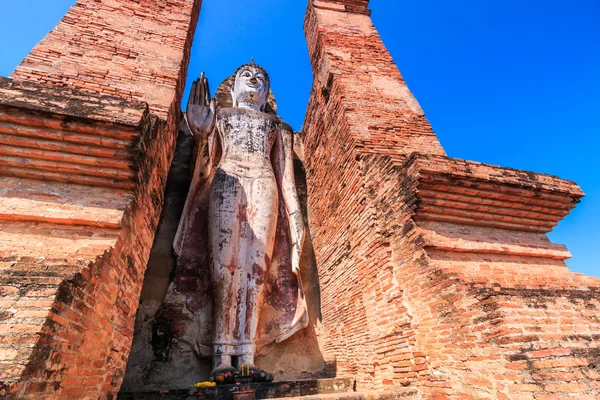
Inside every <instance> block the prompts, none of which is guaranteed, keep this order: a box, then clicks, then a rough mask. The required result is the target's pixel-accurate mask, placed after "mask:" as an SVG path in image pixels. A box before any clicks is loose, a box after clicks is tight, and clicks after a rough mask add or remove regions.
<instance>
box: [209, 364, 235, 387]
mask: <svg viewBox="0 0 600 400" xmlns="http://www.w3.org/2000/svg"><path fill="white" fill-rule="evenodd" d="M236 373H237V371H236V369H235V368H233V367H232V366H231V365H225V364H219V365H218V366H217V367H216V368H215V369H213V371H212V372H211V373H210V379H211V380H213V381H214V382H216V383H217V385H230V384H233V383H235V374H236Z"/></svg>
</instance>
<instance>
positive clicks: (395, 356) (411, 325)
mask: <svg viewBox="0 0 600 400" xmlns="http://www.w3.org/2000/svg"><path fill="white" fill-rule="evenodd" d="M366 6H367V2H366V1H363V2H356V1H318V0H314V1H310V3H309V6H308V11H307V16H306V21H305V29H306V35H307V40H308V47H309V53H310V57H311V60H312V63H313V71H314V76H315V79H314V85H313V91H312V95H311V99H310V102H309V107H308V112H307V116H306V120H305V125H304V129H303V130H304V134H305V136H306V137H305V142H304V143H305V151H306V154H307V155H308V156H307V157H306V161H307V175H308V176H307V178H308V187H309V209H310V211H309V212H310V223H311V232H312V233H313V240H314V247H315V253H316V258H317V262H318V269H319V278H320V282H321V294H322V307H323V310H322V314H323V324H322V327H323V329H322V332H321V335H320V340H321V343H322V348H323V349H324V352H325V354H324V355H325V357H326V359H328V361H330V362H331V363H332V364H334V365H336V366H337V372H338V374H339V375H343V376H348V375H354V376H356V378H357V386H358V387H359V388H364V389H371V388H375V389H380V388H385V387H393V386H396V387H397V386H403V385H413V386H416V387H419V388H420V390H421V392H422V394H423V395H424V396H425V397H426V398H436V399H446V398H462V399H475V398H490V399H509V398H511V399H512V398H519V399H560V398H578V399H579V398H581V399H598V398H600V397H598V396H599V394H600V390H599V388H600V381H599V379H600V375H599V361H600V350H599V346H598V339H600V336H599V335H600V281H598V280H597V279H595V278H588V277H583V276H581V275H578V274H572V273H570V272H569V271H568V269H567V267H566V266H565V264H564V260H565V259H567V258H568V257H570V254H569V253H568V251H567V250H566V249H565V248H564V246H560V245H555V244H552V243H550V242H549V240H548V238H547V237H546V233H548V232H549V231H550V230H551V229H552V228H553V227H554V226H555V225H556V223H557V222H558V221H559V220H560V219H562V218H563V217H564V216H565V215H567V214H568V212H569V211H570V210H571V209H572V208H573V207H574V206H575V204H576V203H577V202H578V201H579V199H580V198H581V197H582V196H583V193H582V192H581V190H580V189H579V188H578V187H577V185H575V184H574V183H572V182H568V181H564V180H561V179H559V178H556V177H551V176H547V175H541V174H534V173H528V172H523V171H515V170H510V169H503V168H499V167H495V166H489V165H482V164H479V163H473V162H465V161H461V160H454V159H450V158H447V157H445V154H444V151H443V149H442V148H441V146H440V144H439V142H438V140H437V139H436V137H435V135H434V134H433V132H432V130H431V128H430V126H429V124H428V123H427V120H426V119H425V117H424V115H423V113H422V111H421V109H420V108H419V106H418V103H417V102H416V100H414V98H413V97H412V95H411V94H410V92H409V91H408V89H407V87H406V84H405V83H404V81H403V80H402V78H401V76H400V73H399V72H398V70H397V68H396V66H395V64H394V63H393V61H392V59H391V57H390V55H389V53H388V52H387V50H386V49H385V47H384V45H383V44H382V42H381V39H380V37H379V36H378V34H377V32H376V31H375V29H374V28H373V26H372V23H371V21H370V18H369V16H368V15H369V12H368V10H366ZM418 153H420V155H419V154H418Z"/></svg>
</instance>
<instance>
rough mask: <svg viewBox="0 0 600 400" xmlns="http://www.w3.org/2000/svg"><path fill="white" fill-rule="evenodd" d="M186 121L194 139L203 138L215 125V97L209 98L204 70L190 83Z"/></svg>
mask: <svg viewBox="0 0 600 400" xmlns="http://www.w3.org/2000/svg"><path fill="white" fill-rule="evenodd" d="M186 121H187V124H188V127H189V128H190V131H191V132H192V134H193V135H194V138H196V140H200V139H205V138H206V137H207V136H208V135H210V133H211V132H212V130H213V127H214V125H215V99H211V98H210V90H209V88H208V79H206V78H205V77H204V72H203V73H202V74H200V78H198V79H196V81H195V82H194V83H193V84H192V91H191V93H190V97H189V99H188V104H187V108H186Z"/></svg>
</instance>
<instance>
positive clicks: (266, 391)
mask: <svg viewBox="0 0 600 400" xmlns="http://www.w3.org/2000/svg"><path fill="white" fill-rule="evenodd" d="M240 386H242V387H244V388H249V389H252V390H255V391H256V399H257V400H260V399H276V398H286V399H291V398H298V397H302V398H305V399H340V400H342V399H343V400H360V399H365V398H369V399H373V400H375V399H390V400H391V399H413V398H415V399H416V398H417V397H416V396H417V395H418V392H417V390H415V389H412V388H399V389H394V390H387V391H380V392H368V393H366V392H365V393H363V392H355V391H354V380H353V379H351V378H331V379H313V380H299V381H283V382H270V383H251V384H247V385H222V386H216V387H211V388H194V389H191V390H185V389H182V390H162V391H156V392H121V393H120V394H119V397H118V400H154V399H156V400H158V399H160V400H200V399H211V400H212V399H214V400H231V399H232V398H233V394H232V393H233V392H234V391H237V390H239V389H240Z"/></svg>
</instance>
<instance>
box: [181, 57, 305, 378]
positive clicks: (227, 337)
mask: <svg viewBox="0 0 600 400" xmlns="http://www.w3.org/2000/svg"><path fill="white" fill-rule="evenodd" d="M269 83H270V82H269V77H268V75H267V73H266V72H265V71H264V70H263V69H262V68H261V67H259V66H257V65H255V64H253V63H251V64H247V65H244V66H242V67H240V69H238V71H237V72H236V74H235V81H234V84H233V86H232V88H231V103H232V104H231V106H229V104H223V103H224V102H223V101H221V102H219V101H217V99H210V95H209V89H208V81H207V79H206V78H205V77H204V76H201V77H200V78H199V79H198V80H197V81H196V82H195V83H194V84H193V87H192V92H191V95H190V100H189V103H188V108H187V113H186V114H187V121H188V125H189V127H190V130H191V132H192V133H193V135H194V137H195V139H196V142H197V144H198V154H197V156H196V164H195V168H194V176H193V180H192V184H191V187H190V192H189V194H188V198H187V201H186V206H185V209H184V212H183V216H182V220H181V222H180V226H179V230H178V235H177V237H176V239H175V245H174V247H175V252H176V254H177V256H178V258H179V260H178V263H179V264H183V265H184V268H187V269H189V270H196V272H197V271H204V274H205V276H204V278H205V279H204V282H203V283H201V284H199V286H200V287H197V288H196V289H197V292H198V293H203V294H204V296H200V297H198V296H194V298H193V299H192V298H191V299H190V300H189V302H188V306H189V308H191V309H192V310H194V309H196V310H205V309H206V307H207V306H208V304H206V300H208V301H209V302H210V301H211V300H212V312H210V313H207V312H198V313H197V314H198V317H199V319H200V320H199V321H198V322H199V324H200V326H201V328H200V329H199V333H198V338H197V340H196V342H197V343H196V346H195V347H196V349H197V351H198V353H199V354H204V355H206V353H207V352H208V353H209V354H211V355H212V357H213V375H215V374H218V373H221V372H227V371H230V372H232V373H235V372H236V371H237V370H239V369H240V368H241V366H243V365H246V366H249V367H250V368H252V369H254V370H255V371H256V372H257V373H256V374H255V377H256V379H257V380H270V379H272V375H271V374H269V373H267V372H266V371H262V370H260V369H259V368H257V367H256V366H255V356H256V355H257V354H258V353H259V352H260V351H261V349H264V348H265V346H268V345H269V344H272V343H276V342H281V341H283V340H285V339H286V338H288V337H290V336H291V335H292V334H294V333H295V332H297V331H298V330H299V329H302V328H304V327H306V325H307V323H308V312H307V307H306V301H305V299H304V295H303V293H302V285H301V281H300V278H299V266H300V256H301V249H302V246H303V241H304V230H305V229H304V221H303V217H302V212H301V209H300V204H299V201H298V196H297V193H296V188H295V181H294V166H293V158H292V149H293V132H292V130H291V128H290V127H289V126H288V125H287V124H285V123H283V122H282V121H281V119H280V118H279V117H277V115H276V113H275V111H273V110H274V107H273V106H271V105H269V103H268V99H269V93H270V91H269ZM221 92H222V90H221ZM217 97H218V96H217ZM207 255H208V257H207ZM184 281H185V279H184ZM194 282H195V283H197V284H198V283H199V281H198V280H195V281H194ZM178 283H179V284H180V285H179V287H177V290H178V291H183V292H190V291H193V289H194V288H191V287H189V285H188V287H185V286H186V284H187V283H189V282H175V284H176V285H177V284H178ZM207 283H209V284H207ZM181 286H183V287H181ZM200 298H203V299H204V301H199V299H200ZM194 299H195V300H196V301H199V302H198V304H191V303H193V301H194ZM209 319H210V320H209ZM232 357H235V359H236V360H235V361H236V362H235V363H233V361H234V360H232Z"/></svg>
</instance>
